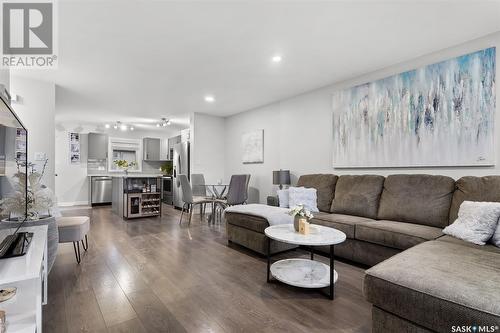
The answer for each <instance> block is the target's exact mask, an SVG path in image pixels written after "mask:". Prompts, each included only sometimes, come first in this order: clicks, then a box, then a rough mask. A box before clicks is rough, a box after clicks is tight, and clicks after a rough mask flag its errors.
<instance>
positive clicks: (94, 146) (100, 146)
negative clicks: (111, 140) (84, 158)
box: [88, 133, 108, 160]
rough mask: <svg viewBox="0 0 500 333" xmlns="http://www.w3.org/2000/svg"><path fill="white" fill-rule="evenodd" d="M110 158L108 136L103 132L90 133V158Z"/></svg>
mask: <svg viewBox="0 0 500 333" xmlns="http://www.w3.org/2000/svg"><path fill="white" fill-rule="evenodd" d="M106 158H108V136H107V135H106V134H102V133H89V148H88V159H89V160H105V159H106Z"/></svg>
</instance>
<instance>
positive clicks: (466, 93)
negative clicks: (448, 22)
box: [332, 47, 496, 168]
mask: <svg viewBox="0 0 500 333" xmlns="http://www.w3.org/2000/svg"><path fill="white" fill-rule="evenodd" d="M495 62H496V49H495V48H494V47H492V48H487V49H484V50H480V51H476V52H473V53H469V54H465V55H461V56H458V57H455V58H451V59H448V60H444V61H442V62H438V63H434V64H430V65H427V66H424V67H421V68H417V69H414V70H411V71H407V72H403V73H399V74H396V75H393V76H389V77H386V78H383V79H380V80H376V81H372V82H368V83H365V84H362V85H359V86H355V87H352V88H348V89H344V90H339V91H336V92H335V93H334V94H333V97H332V111H333V167H334V168H366V167H369V168H371V167H373V168H381V167H452V166H453V167H456V166H460V167H465V166H492V165H494V164H495V149H494V147H495V140H494V138H495V112H496V106H495V102H496V89H495V88H494V87H495V74H496V69H495V68H496V63H495Z"/></svg>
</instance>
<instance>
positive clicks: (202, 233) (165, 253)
mask: <svg viewBox="0 0 500 333" xmlns="http://www.w3.org/2000/svg"><path fill="white" fill-rule="evenodd" d="M63 215H68V216H71V215H89V216H90V217H91V221H92V223H91V229H90V234H89V244H90V248H89V251H88V252H87V253H85V254H84V255H83V258H82V263H81V264H80V265H77V264H76V260H75V257H74V253H73V246H72V245H71V244H60V245H59V250H58V256H57V259H56V262H55V265H54V267H53V269H52V272H51V273H50V275H49V290H48V291H49V293H48V295H49V296H48V297H49V303H48V304H47V305H46V306H44V308H43V328H44V332H49V333H56V332H369V331H370V327H371V313H370V305H369V303H367V302H366V301H365V300H364V298H363V295H362V279H363V271H364V270H363V269H362V268H360V267H356V266H352V265H349V264H346V263H343V262H340V261H336V263H335V268H336V270H337V272H338V273H339V281H338V282H337V284H336V287H335V294H336V298H335V300H333V301H330V300H328V299H326V298H325V297H324V296H322V295H320V294H319V293H317V292H315V291H310V290H309V291H308V290H304V289H298V288H293V287H289V286H286V285H283V284H280V283H270V284H268V283H266V260H265V258H261V257H258V256H256V255H254V254H252V253H250V252H248V251H246V250H244V249H242V248H241V247H238V246H235V245H231V246H228V245H227V241H226V238H225V230H224V229H225V228H224V226H223V225H220V224H217V225H208V224H207V222H206V221H203V222H201V221H200V218H199V217H196V219H193V221H192V222H191V226H190V227H189V228H188V227H187V224H186V223H183V225H182V226H179V223H178V221H179V215H180V212H179V211H176V210H174V209H171V208H168V207H167V208H165V209H164V212H163V217H162V218H161V219H160V218H152V219H138V220H130V221H123V220H122V219H120V218H118V217H117V216H116V215H114V214H112V213H111V209H110V208H109V207H100V208H94V209H92V210H90V209H88V210H87V209H81V210H65V211H63ZM283 256H284V257H286V256H288V257H290V256H307V253H306V252H303V251H301V250H297V251H291V252H288V253H287V254H285V255H283ZM317 258H321V259H320V260H324V262H327V259H326V258H322V257H320V256H317Z"/></svg>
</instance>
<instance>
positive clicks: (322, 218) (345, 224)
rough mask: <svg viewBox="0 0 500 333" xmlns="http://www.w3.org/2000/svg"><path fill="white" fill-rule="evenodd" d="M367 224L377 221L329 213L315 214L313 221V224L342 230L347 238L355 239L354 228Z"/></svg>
mask: <svg viewBox="0 0 500 333" xmlns="http://www.w3.org/2000/svg"><path fill="white" fill-rule="evenodd" d="M367 222H368V223H369V222H376V221H375V220H372V219H368V218H366V217H360V216H353V215H344V214H328V213H315V214H314V218H313V219H312V220H311V223H314V224H319V225H324V226H326V227H330V228H335V229H337V230H340V231H342V232H343V233H345V234H346V236H347V238H354V228H355V225H356V224H359V223H367Z"/></svg>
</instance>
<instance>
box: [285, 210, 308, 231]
mask: <svg viewBox="0 0 500 333" xmlns="http://www.w3.org/2000/svg"><path fill="white" fill-rule="evenodd" d="M288 215H290V216H293V227H294V228H295V231H299V221H300V220H301V219H305V220H307V221H309V220H310V219H312V218H313V217H314V215H313V214H312V213H311V212H310V211H309V210H307V209H305V208H304V205H302V204H299V205H297V206H295V207H292V209H290V211H289V212H288Z"/></svg>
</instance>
